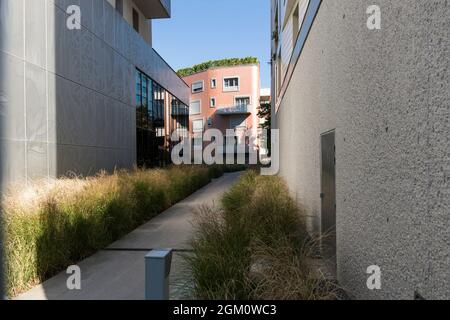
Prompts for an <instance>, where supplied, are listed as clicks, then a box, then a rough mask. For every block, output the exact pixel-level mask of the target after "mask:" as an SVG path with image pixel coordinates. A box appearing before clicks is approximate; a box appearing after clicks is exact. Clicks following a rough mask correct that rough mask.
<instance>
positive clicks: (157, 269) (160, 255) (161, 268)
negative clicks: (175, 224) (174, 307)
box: [145, 249, 173, 300]
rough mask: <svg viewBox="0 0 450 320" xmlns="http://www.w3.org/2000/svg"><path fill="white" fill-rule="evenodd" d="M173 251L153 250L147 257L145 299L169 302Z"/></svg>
mask: <svg viewBox="0 0 450 320" xmlns="http://www.w3.org/2000/svg"><path fill="white" fill-rule="evenodd" d="M172 252H173V250H172V249H160V250H152V251H150V252H149V253H148V254H147V255H146V256H145V299H146V300H169V274H170V268H171V265H172Z"/></svg>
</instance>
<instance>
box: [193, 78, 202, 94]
mask: <svg viewBox="0 0 450 320" xmlns="http://www.w3.org/2000/svg"><path fill="white" fill-rule="evenodd" d="M202 91H203V81H197V82H194V83H193V84H192V93H198V92H202Z"/></svg>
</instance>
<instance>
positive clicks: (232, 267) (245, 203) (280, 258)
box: [186, 171, 334, 300]
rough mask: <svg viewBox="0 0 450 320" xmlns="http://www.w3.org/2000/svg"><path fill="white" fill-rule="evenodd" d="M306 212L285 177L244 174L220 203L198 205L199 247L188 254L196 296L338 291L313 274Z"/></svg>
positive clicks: (313, 295)
mask: <svg viewBox="0 0 450 320" xmlns="http://www.w3.org/2000/svg"><path fill="white" fill-rule="evenodd" d="M303 216H304V214H303V213H302V212H301V210H300V209H299V208H298V207H297V206H296V205H295V203H294V201H293V200H292V199H291V197H290V196H289V193H288V189H287V187H286V185H285V184H284V182H283V181H282V180H281V178H279V177H267V176H258V175H257V173H256V172H255V171H249V172H248V173H247V174H245V175H244V176H243V177H242V178H241V179H240V181H239V182H238V183H237V184H236V185H235V186H233V188H231V190H230V191H229V192H227V193H226V194H225V195H224V196H223V198H222V202H221V207H220V208H205V207H204V208H201V209H200V210H199V214H198V217H197V220H198V223H197V226H198V228H197V231H196V234H195V237H194V239H193V241H192V246H193V249H194V251H193V254H192V255H191V256H188V257H187V258H186V259H187V261H188V262H189V264H190V266H191V269H192V273H193V278H194V282H195V284H194V285H195V294H196V295H197V297H198V298H201V299H214V300H216V299H219V300H220V299H290V298H298V299H321V298H332V297H334V296H333V293H332V292H333V291H332V289H331V288H332V286H331V285H330V284H329V283H328V282H327V281H324V279H321V278H320V277H316V276H315V275H314V276H313V272H312V270H311V269H310V268H309V266H308V264H307V263H306V261H307V259H309V257H311V256H312V255H313V253H314V252H315V251H316V249H317V244H318V242H316V241H314V239H312V238H311V237H310V236H309V234H308V232H307V231H306V227H305V225H304V223H303V220H302V217H303ZM324 284H325V285H324ZM285 290H287V291H288V292H284V291H285Z"/></svg>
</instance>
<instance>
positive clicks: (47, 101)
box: [0, 0, 189, 181]
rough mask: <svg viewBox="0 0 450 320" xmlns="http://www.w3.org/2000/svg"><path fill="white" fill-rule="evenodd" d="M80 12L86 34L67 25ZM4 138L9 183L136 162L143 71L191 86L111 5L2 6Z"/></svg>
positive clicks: (48, 1) (33, 1) (15, 2)
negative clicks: (71, 11) (75, 9)
mask: <svg viewBox="0 0 450 320" xmlns="http://www.w3.org/2000/svg"><path fill="white" fill-rule="evenodd" d="M71 4H77V5H80V7H81V13H82V17H81V22H82V29H81V30H69V29H68V28H66V20H67V15H66V13H65V11H66V8H67V6H69V5H71ZM0 15H1V20H0V28H1V29H2V31H3V32H4V39H3V40H4V41H3V42H2V44H1V47H0V60H1V61H2V65H1V70H0V73H1V74H2V75H3V79H7V81H2V82H1V83H0V99H1V100H0V117H2V118H3V119H4V120H5V123H7V127H6V130H5V131H4V132H3V133H2V135H1V137H0V148H1V152H2V154H6V155H7V157H8V159H7V161H6V162H5V165H4V168H5V174H6V178H7V179H8V180H9V181H20V180H25V179H27V178H42V177H46V176H57V175H64V174H67V173H68V172H74V173H77V174H83V175H87V174H93V173H95V172H97V171H98V170H100V169H106V170H112V169H114V167H126V168H129V167H131V166H132V165H133V164H134V163H135V157H136V150H135V148H136V142H135V140H136V138H135V134H136V128H135V121H136V116H135V107H134V105H135V102H134V100H135V68H136V66H137V67H138V68H140V69H141V70H143V71H144V72H146V73H147V74H148V75H149V76H150V77H152V78H153V79H154V80H155V81H157V82H158V83H160V84H161V85H162V86H163V87H165V88H166V89H167V90H169V91H170V92H171V93H172V94H174V95H175V96H177V97H178V98H179V99H181V100H182V101H184V102H186V103H188V100H189V89H188V87H187V86H186V84H185V83H184V82H183V81H182V80H181V79H180V78H179V77H178V76H177V75H176V74H175V72H174V71H173V70H172V69H170V67H169V66H168V65H167V64H166V62H165V61H164V60H163V59H162V58H161V57H160V56H159V55H158V54H157V53H156V52H155V51H154V50H153V49H152V48H151V47H150V46H149V45H148V44H147V43H146V42H145V41H144V39H143V38H142V37H141V36H140V35H139V34H137V33H136V32H135V31H134V30H133V29H132V27H131V26H130V25H129V24H128V23H127V22H126V21H125V20H124V19H123V18H122V17H121V16H120V15H119V14H118V13H117V12H116V11H115V9H114V8H113V7H112V6H111V5H110V4H109V3H108V2H107V1H100V0H98V1H92V0H55V1H53V0H0Z"/></svg>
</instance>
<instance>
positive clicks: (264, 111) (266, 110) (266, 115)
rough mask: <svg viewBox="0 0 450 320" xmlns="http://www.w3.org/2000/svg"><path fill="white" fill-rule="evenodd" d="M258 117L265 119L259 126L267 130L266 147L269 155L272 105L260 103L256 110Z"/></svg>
mask: <svg viewBox="0 0 450 320" xmlns="http://www.w3.org/2000/svg"><path fill="white" fill-rule="evenodd" d="M258 117H259V118H261V119H264V120H265V121H264V122H263V123H261V124H260V126H259V127H260V128H261V129H263V130H267V149H268V151H269V155H270V154H271V148H272V137H271V131H270V129H271V128H272V107H271V104H270V103H261V106H260V107H259V111H258Z"/></svg>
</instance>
